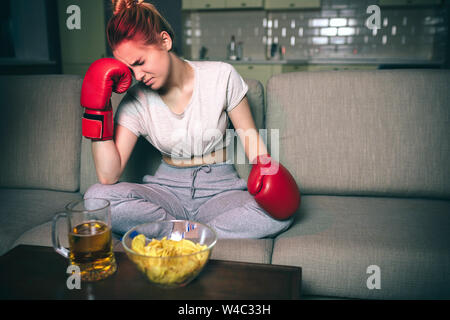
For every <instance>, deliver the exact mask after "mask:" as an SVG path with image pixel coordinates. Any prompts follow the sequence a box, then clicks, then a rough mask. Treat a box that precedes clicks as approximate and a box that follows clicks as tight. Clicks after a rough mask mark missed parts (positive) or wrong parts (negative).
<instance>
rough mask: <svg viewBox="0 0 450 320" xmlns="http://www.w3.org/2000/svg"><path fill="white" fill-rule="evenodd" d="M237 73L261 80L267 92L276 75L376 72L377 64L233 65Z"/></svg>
mask: <svg viewBox="0 0 450 320" xmlns="http://www.w3.org/2000/svg"><path fill="white" fill-rule="evenodd" d="M233 66H234V68H235V69H236V71H237V72H238V73H239V74H240V75H241V76H242V77H244V78H250V79H256V80H259V81H260V82H261V83H262V84H263V86H264V90H266V85H267V81H268V80H269V79H270V78H271V77H272V76H274V75H276V74H280V73H288V72H301V71H325V70H327V71H330V70H335V71H338V70H376V69H378V65H377V64H295V63H292V64H291V63H266V64H265V63H260V64H242V63H234V64H233Z"/></svg>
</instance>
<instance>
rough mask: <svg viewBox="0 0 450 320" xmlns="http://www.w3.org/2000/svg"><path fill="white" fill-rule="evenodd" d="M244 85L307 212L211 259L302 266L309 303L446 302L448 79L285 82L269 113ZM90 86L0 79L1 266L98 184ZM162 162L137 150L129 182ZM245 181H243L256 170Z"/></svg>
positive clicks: (388, 74) (398, 75)
mask: <svg viewBox="0 0 450 320" xmlns="http://www.w3.org/2000/svg"><path fill="white" fill-rule="evenodd" d="M246 81H247V83H248V84H249V88H250V91H249V94H248V97H249V101H250V104H251V107H252V113H253V115H254V117H255V122H256V123H257V126H258V128H267V129H268V136H269V137H270V132H271V131H272V130H274V129H276V130H278V133H279V141H280V149H279V160H280V161H281V162H282V163H283V164H284V165H285V166H286V167H287V168H288V169H289V170H290V171H291V172H292V173H293V175H294V176H295V178H296V180H297V183H298V185H299V187H300V190H301V191H302V194H303V197H302V204H301V207H300V210H299V211H298V213H297V215H296V220H295V223H294V225H293V226H292V227H291V228H290V229H289V230H287V231H286V232H284V233H283V234H281V235H279V236H278V237H276V238H275V239H243V240H229V239H228V240H226V239H223V240H220V241H219V242H218V244H217V246H216V247H215V249H214V252H213V258H215V259H227V260H236V261H249V262H259V263H272V264H283V265H296V266H301V267H302V270H303V282H302V294H303V296H304V297H307V298H323V297H331V298H365V299H417V298H424V299H431V298H437V299H448V298H450V289H449V288H450V272H448V271H449V270H450V201H449V199H450V170H449V163H450V144H449V137H450V120H449V118H450V116H449V114H450V92H449V90H448V83H450V71H448V70H375V71H318V72H300V73H290V74H283V75H277V76H274V77H273V78H271V79H270V81H269V83H268V84H267V103H265V102H264V92H263V87H262V85H261V84H260V83H259V82H257V81H255V80H251V79H246ZM81 83H82V79H81V78H80V77H78V76H68V75H45V76H44V75H43V76H3V77H0V96H1V97H2V100H1V101H2V102H1V111H2V117H0V128H1V129H0V130H1V133H2V134H1V135H0V142H1V149H0V150H1V151H2V156H1V160H0V161H1V162H0V163H1V167H0V171H1V172H0V173H1V176H0V188H1V189H0V201H1V202H0V203H1V207H0V254H4V253H6V252H7V251H8V250H10V249H11V248H13V247H15V246H17V245H19V244H34V245H45V246H50V245H51V242H50V222H49V221H50V220H51V219H52V217H53V215H54V214H55V213H56V212H58V211H61V210H62V209H63V208H64V205H65V204H66V203H67V202H69V201H71V200H74V199H81V198H82V194H83V193H84V192H85V191H86V189H87V188H88V187H89V186H90V185H92V184H94V183H96V182H97V179H96V175H95V169H94V166H93V162H92V155H91V151H90V141H89V140H86V139H84V138H82V137H81V126H80V124H81V121H80V119H81V115H82V108H81V107H80V106H79V95H80V89H81ZM120 98H121V96H118V95H114V97H113V105H114V106H117V104H118V102H119V101H120ZM268 145H269V148H271V147H272V142H271V141H270V139H269V141H268ZM238 148H242V146H241V145H240V144H239V143H238ZM160 161H161V160H160V156H159V154H158V152H157V151H156V150H155V149H154V148H153V147H151V146H150V144H148V143H147V142H146V141H144V140H143V139H141V138H140V139H139V141H138V145H137V147H136V149H135V150H134V152H133V155H132V157H131V159H130V162H129V164H128V165H127V168H126V171H125V173H124V175H123V177H122V178H121V181H130V182H140V179H141V178H142V176H143V175H145V174H148V173H152V172H154V171H155V169H156V167H157V166H158V164H159V162H160ZM236 168H237V170H238V173H239V174H240V175H241V177H243V178H247V176H248V173H249V169H250V166H249V165H248V164H243V165H236ZM249 227H251V226H249ZM115 250H121V245H120V242H119V241H118V240H116V241H115ZM55 254H56V253H55ZM374 286H375V288H373V287H374Z"/></svg>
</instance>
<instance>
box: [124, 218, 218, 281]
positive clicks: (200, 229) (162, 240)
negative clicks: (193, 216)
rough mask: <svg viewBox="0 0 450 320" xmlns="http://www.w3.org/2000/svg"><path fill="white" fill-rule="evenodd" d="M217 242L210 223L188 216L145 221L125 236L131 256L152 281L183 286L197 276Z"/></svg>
mask: <svg viewBox="0 0 450 320" xmlns="http://www.w3.org/2000/svg"><path fill="white" fill-rule="evenodd" d="M136 237H137V238H136ZM154 239H155V240H154ZM185 240H189V241H190V242H188V241H185ZM216 242H217V235H216V233H215V232H214V230H212V229H211V228H210V227H209V226H207V225H205V224H202V223H199V222H194V221H188V220H170V221H158V222H151V223H145V224H141V225H138V226H136V227H134V228H132V229H130V230H128V232H127V233H125V235H124V236H123V238H122V244H123V247H124V248H125V252H126V254H127V256H128V258H129V259H130V260H131V261H133V262H134V263H135V264H136V266H137V268H138V269H139V270H140V271H141V272H142V273H143V274H144V275H145V276H146V277H147V279H148V280H149V281H150V282H151V283H153V284H155V285H158V286H160V287H163V288H177V287H182V286H185V285H187V284H188V283H189V282H191V281H192V280H193V279H195V278H196V277H197V275H198V274H199V273H200V271H201V270H202V269H203V267H204V266H205V265H206V263H207V262H208V260H209V257H210V256H211V252H212V249H213V247H214V245H215V244H216Z"/></svg>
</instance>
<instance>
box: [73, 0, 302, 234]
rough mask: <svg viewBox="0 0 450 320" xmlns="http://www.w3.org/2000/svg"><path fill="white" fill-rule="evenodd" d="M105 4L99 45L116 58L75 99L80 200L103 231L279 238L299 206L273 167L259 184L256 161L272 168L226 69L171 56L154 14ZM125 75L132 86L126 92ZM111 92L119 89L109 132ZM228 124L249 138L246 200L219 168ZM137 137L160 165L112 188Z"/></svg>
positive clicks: (144, 6) (234, 178) (284, 176)
mask: <svg viewBox="0 0 450 320" xmlns="http://www.w3.org/2000/svg"><path fill="white" fill-rule="evenodd" d="M113 5H114V15H113V17H112V18H111V19H110V21H109V23H108V26H107V38H108V42H109V45H110V47H111V49H112V52H113V55H114V58H115V59H112V58H104V59H100V60H97V61H95V62H94V63H93V64H92V65H91V67H90V68H89V70H88V72H87V73H86V76H85V79H84V81H83V87H82V93H81V104H82V106H83V107H85V108H86V109H85V114H84V117H83V135H84V136H85V137H88V138H90V139H92V153H93V158H94V161H95V167H96V171H97V176H98V178H99V181H100V183H98V184H95V185H93V186H91V187H90V188H89V189H88V190H87V192H86V194H85V198H95V197H96V198H106V199H108V200H109V201H110V202H111V214H112V228H113V232H115V233H119V234H123V233H124V232H126V231H128V230H129V229H130V228H132V227H133V226H135V225H137V224H141V223H145V222H150V221H161V220H170V219H187V220H194V221H199V222H202V223H205V224H208V225H209V226H211V227H212V228H213V229H214V230H215V231H216V233H217V235H218V236H219V238H243V237H245V238H261V237H267V236H273V235H275V234H277V233H279V232H281V231H283V230H285V229H287V228H288V227H289V226H290V224H291V223H292V219H293V218H292V217H291V215H292V214H293V213H294V212H295V210H296V209H297V208H298V205H299V201H300V195H299V193H298V189H297V185H296V184H295V181H294V180H293V178H292V176H290V174H289V173H288V172H287V170H286V169H285V168H283V167H282V166H281V165H280V166H279V169H281V170H277V172H275V174H271V175H270V176H267V177H266V178H267V179H266V180H264V181H263V179H262V173H261V171H262V170H263V169H264V167H265V165H264V161H261V159H264V160H267V161H269V164H273V163H275V162H273V161H272V160H271V158H270V157H269V156H267V154H268V153H267V149H266V146H265V145H264V142H263V140H262V139H261V137H260V136H259V134H258V132H257V130H256V127H255V124H254V121H253V119H252V115H251V112H250V108H249V104H248V101H247V98H246V93H247V90H248V87H247V85H246V83H245V82H244V80H243V79H242V78H241V76H240V75H239V74H238V73H237V72H236V71H235V70H234V68H233V67H232V66H231V65H229V64H227V63H223V62H198V61H196V62H194V61H188V60H183V59H180V58H179V57H177V55H176V54H174V53H173V52H172V45H173V39H174V34H173V31H172V29H171V27H170V25H169V24H168V23H167V22H166V20H165V19H164V18H163V17H162V16H161V15H160V14H159V12H158V11H157V10H156V9H155V7H154V6H153V5H151V4H149V3H144V2H143V1H130V0H126V1H123V0H122V1H120V0H119V1H113ZM131 74H132V75H133V76H134V77H135V79H136V80H138V81H139V83H137V84H136V85H134V86H133V87H132V88H130V89H129V90H128V88H129V86H130V84H131ZM111 90H114V91H115V92H119V93H121V92H125V91H127V90H128V91H127V93H126V95H125V97H124V98H123V99H122V101H121V103H120V105H119V107H118V110H117V113H116V115H115V121H114V122H115V123H114V124H113V116H112V108H111V105H110V96H111ZM229 120H231V122H232V123H233V125H234V128H235V129H236V130H237V132H238V135H239V136H240V138H241V139H244V138H245V136H247V138H248V140H246V139H244V140H245V141H244V140H242V141H243V142H244V149H245V152H246V155H247V157H248V159H249V160H250V161H252V163H255V164H254V165H253V169H252V173H251V174H250V177H249V182H248V183H249V188H252V189H254V192H252V193H253V194H255V197H254V196H253V195H252V194H250V193H249V191H247V184H246V182H245V181H244V180H243V179H240V178H239V177H238V175H237V173H236V171H235V169H234V167H233V165H232V164H229V163H227V162H226V148H227V145H228V144H229V142H230V141H227V139H226V138H225V130H226V129H227V127H228V124H229ZM139 136H143V137H145V138H146V139H147V140H148V141H149V142H150V143H151V144H152V145H153V146H155V147H156V148H157V149H158V150H159V151H160V152H161V153H162V158H163V160H162V162H161V164H160V166H159V168H158V170H157V172H156V173H155V175H154V176H150V175H146V176H145V177H144V178H143V183H142V184H136V183H126V182H120V183H118V180H119V178H120V176H121V174H122V172H123V170H124V168H125V166H126V164H127V161H128V159H129V157H130V155H131V152H132V150H133V148H134V146H135V144H136V142H137V139H138V137H139ZM249 141H254V142H255V143H256V146H255V145H253V148H252V146H251V145H250V143H248V142H249ZM264 155H265V156H264ZM270 161H272V162H270ZM266 166H267V164H266ZM258 192H259V193H258Z"/></svg>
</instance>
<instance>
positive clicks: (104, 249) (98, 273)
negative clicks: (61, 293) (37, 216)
mask: <svg viewBox="0 0 450 320" xmlns="http://www.w3.org/2000/svg"><path fill="white" fill-rule="evenodd" d="M65 209H66V210H65V212H62V213H58V214H56V215H55V217H54V218H53V225H52V242H53V248H54V249H55V251H56V252H57V253H59V254H60V255H62V256H63V257H65V258H68V259H69V260H70V263H71V264H72V265H76V266H78V267H79V268H80V273H81V280H83V281H97V280H101V279H105V278H107V277H109V276H110V275H112V274H113V273H114V272H115V271H116V269H117V264H116V259H115V257H114V253H113V250H112V233H111V211H110V204H109V201H108V200H105V199H84V200H78V201H74V202H71V203H69V204H68V205H66V208H65ZM60 218H66V219H67V226H68V228H69V239H68V240H69V250H67V249H66V248H64V247H62V246H61V245H60V242H59V237H58V231H57V222H58V220H59V219H60Z"/></svg>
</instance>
